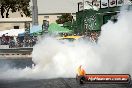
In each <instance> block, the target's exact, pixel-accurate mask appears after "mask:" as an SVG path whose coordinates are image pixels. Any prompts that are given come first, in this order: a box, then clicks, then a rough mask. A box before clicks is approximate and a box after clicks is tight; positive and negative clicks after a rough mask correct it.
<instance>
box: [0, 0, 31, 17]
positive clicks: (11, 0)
mask: <svg viewBox="0 0 132 88" xmlns="http://www.w3.org/2000/svg"><path fill="white" fill-rule="evenodd" d="M29 2H30V0H0V12H1V16H2V18H4V17H6V18H8V17H9V11H11V12H12V13H14V12H17V11H19V12H20V14H21V16H23V14H25V15H26V16H30V15H31V11H30V9H29ZM4 13H5V16H4Z"/></svg>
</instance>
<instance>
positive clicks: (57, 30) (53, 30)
mask: <svg viewBox="0 0 132 88" xmlns="http://www.w3.org/2000/svg"><path fill="white" fill-rule="evenodd" d="M48 32H49V33H72V30H69V29H67V28H64V27H61V26H59V25H58V24H57V23H51V24H50V25H49V28H48Z"/></svg>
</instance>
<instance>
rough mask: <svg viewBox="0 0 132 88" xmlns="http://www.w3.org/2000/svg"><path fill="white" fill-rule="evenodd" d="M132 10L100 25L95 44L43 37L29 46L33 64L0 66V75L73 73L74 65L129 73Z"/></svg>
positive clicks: (88, 70)
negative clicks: (18, 66) (0, 67)
mask: <svg viewBox="0 0 132 88" xmlns="http://www.w3.org/2000/svg"><path fill="white" fill-rule="evenodd" d="M131 23H132V11H122V12H121V13H120V14H119V15H118V21H117V22H116V23H113V22H111V21H109V22H108V23H107V24H105V25H104V26H102V31H101V35H100V37H99V40H98V43H97V44H91V43H89V41H83V40H82V41H75V42H67V41H66V42H65V43H61V42H59V41H58V40H56V39H54V38H51V37H46V38H41V39H40V41H39V42H38V44H37V45H35V47H34V48H33V52H32V60H33V62H34V63H35V66H32V68H29V67H26V68H25V69H16V68H5V69H4V70H3V69H2V70H0V79H5V78H7V79H11V78H34V79H42V78H56V77H75V75H76V69H77V67H78V66H80V65H83V67H84V69H86V72H88V73H95V74H96V73H98V74H99V73H102V74H104V73H105V74H111V73H127V74H129V73H130V74H132V70H131V67H132V62H131V61H132V54H131V52H132V44H131V43H132V41H131V40H132V30H131V28H132V24H131Z"/></svg>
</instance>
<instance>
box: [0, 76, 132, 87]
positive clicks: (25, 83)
mask: <svg viewBox="0 0 132 88" xmlns="http://www.w3.org/2000/svg"><path fill="white" fill-rule="evenodd" d="M0 88H132V87H131V85H127V84H78V83H77V82H76V79H74V78H56V79H41V80H29V79H28V80H27V79H25V80H24V79H21V80H0Z"/></svg>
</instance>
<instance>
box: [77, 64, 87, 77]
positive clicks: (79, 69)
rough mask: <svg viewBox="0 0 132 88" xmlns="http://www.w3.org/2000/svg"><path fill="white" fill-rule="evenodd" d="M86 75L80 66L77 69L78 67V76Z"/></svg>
mask: <svg viewBox="0 0 132 88" xmlns="http://www.w3.org/2000/svg"><path fill="white" fill-rule="evenodd" d="M85 74H86V72H85V70H84V69H83V68H82V66H81V65H80V66H79V67H78V75H85Z"/></svg>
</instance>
